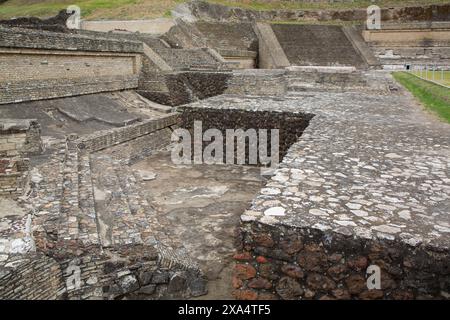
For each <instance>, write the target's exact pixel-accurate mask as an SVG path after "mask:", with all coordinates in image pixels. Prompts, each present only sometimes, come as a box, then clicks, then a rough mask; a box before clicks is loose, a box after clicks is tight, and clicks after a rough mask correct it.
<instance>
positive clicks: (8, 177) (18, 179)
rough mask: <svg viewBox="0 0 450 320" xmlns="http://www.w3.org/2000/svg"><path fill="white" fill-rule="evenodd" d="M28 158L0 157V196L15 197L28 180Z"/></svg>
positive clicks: (21, 191) (20, 192)
mask: <svg viewBox="0 0 450 320" xmlns="http://www.w3.org/2000/svg"><path fill="white" fill-rule="evenodd" d="M28 168H29V161H28V159H19V158H16V159H11V158H3V159H2V158H0V196H4V197H11V198H17V197H19V196H20V195H22V193H23V191H24V189H25V186H26V184H27V182H28Z"/></svg>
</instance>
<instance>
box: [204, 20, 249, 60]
mask: <svg viewBox="0 0 450 320" xmlns="http://www.w3.org/2000/svg"><path fill="white" fill-rule="evenodd" d="M195 26H196V27H197V29H198V30H200V32H201V33H202V34H203V35H204V36H205V38H206V43H207V45H208V46H209V47H211V48H214V49H216V50H218V49H228V50H245V51H253V52H257V51H258V38H257V37H256V34H255V32H254V31H253V26H252V24H251V23H218V22H216V23H210V22H204V21H202V22H197V23H195Z"/></svg>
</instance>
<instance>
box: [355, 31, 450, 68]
mask: <svg viewBox="0 0 450 320" xmlns="http://www.w3.org/2000/svg"><path fill="white" fill-rule="evenodd" d="M362 34H363V37H364V39H365V41H366V42H367V43H368V45H370V47H371V49H372V51H373V53H374V55H375V56H376V57H377V58H378V59H379V60H380V62H381V64H382V65H383V66H384V68H386V69H398V68H399V69H404V68H406V65H411V66H413V67H414V66H425V65H435V64H436V65H438V66H444V67H446V66H448V64H449V63H450V23H448V22H447V23H445V22H430V23H407V24H385V25H383V27H382V29H381V30H363V33H362Z"/></svg>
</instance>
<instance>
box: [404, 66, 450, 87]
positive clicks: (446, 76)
mask: <svg viewBox="0 0 450 320" xmlns="http://www.w3.org/2000/svg"><path fill="white" fill-rule="evenodd" d="M406 71H407V72H408V73H410V74H412V75H414V76H416V77H418V78H420V79H423V80H426V81H430V82H433V83H435V84H438V85H441V86H444V87H446V88H450V66H443V65H433V64H425V65H409V68H407V70H406Z"/></svg>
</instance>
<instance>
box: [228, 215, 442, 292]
mask: <svg viewBox="0 0 450 320" xmlns="http://www.w3.org/2000/svg"><path fill="white" fill-rule="evenodd" d="M242 240H243V242H242V250H243V251H242V252H241V253H240V254H237V255H236V256H235V258H236V260H237V261H238V263H237V265H236V266H235V270H234V278H233V286H234V288H235V289H236V290H235V291H234V295H235V297H236V298H240V299H258V298H259V299H287V300H288V299H421V298H422V299H423V298H425V299H430V298H446V297H445V295H446V290H447V289H448V288H449V285H450V283H449V271H448V261H449V256H448V252H445V251H439V250H434V249H432V248H430V247H427V246H406V245H405V244H400V243H397V242H395V241H391V240H385V241H373V240H370V241H369V240H365V239H361V238H355V237H353V236H352V235H343V234H336V233H332V232H329V233H327V232H324V231H320V230H317V229H311V228H303V229H302V228H295V227H289V226H280V225H277V226H271V225H266V224H262V223H257V222H254V223H253V222H247V223H246V222H244V223H243V224H242ZM371 265H375V266H377V267H379V268H380V271H381V272H380V280H381V281H380V285H381V286H380V289H377V288H372V287H370V289H369V287H368V286H367V283H368V282H370V281H372V280H370V279H369V281H367V280H368V276H367V272H368V270H370V269H368V267H369V266H371ZM369 274H372V271H370V272H369ZM447 298H448V297H447Z"/></svg>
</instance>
